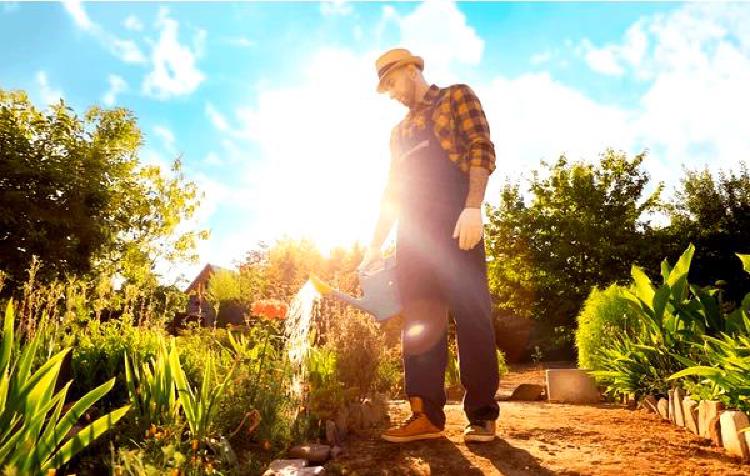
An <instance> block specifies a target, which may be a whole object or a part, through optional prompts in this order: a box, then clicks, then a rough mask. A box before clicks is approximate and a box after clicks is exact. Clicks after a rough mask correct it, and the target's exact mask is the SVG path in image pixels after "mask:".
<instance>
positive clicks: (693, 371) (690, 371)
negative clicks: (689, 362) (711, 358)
mask: <svg viewBox="0 0 750 476" xmlns="http://www.w3.org/2000/svg"><path fill="white" fill-rule="evenodd" d="M721 372H722V371H721V369H717V368H715V367H707V366H705V365H696V366H693V367H688V368H686V369H683V370H680V371H679V372H677V373H674V374H672V375H670V376H669V377H668V378H667V380H676V379H678V378H682V377H687V376H689V375H696V376H703V377H713V376H720V375H721Z"/></svg>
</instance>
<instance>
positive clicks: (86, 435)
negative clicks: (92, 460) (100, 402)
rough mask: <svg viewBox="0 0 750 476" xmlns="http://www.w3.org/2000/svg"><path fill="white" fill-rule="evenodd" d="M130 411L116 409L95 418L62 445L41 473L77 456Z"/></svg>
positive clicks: (126, 406) (124, 408)
mask: <svg viewBox="0 0 750 476" xmlns="http://www.w3.org/2000/svg"><path fill="white" fill-rule="evenodd" d="M128 410H130V405H125V406H124V407H121V408H118V409H117V410H114V411H112V412H110V413H108V414H106V415H104V416H102V417H100V418H97V419H96V420H95V421H94V422H93V423H91V424H90V425H88V426H86V427H84V428H83V429H81V431H79V432H78V433H76V434H75V435H74V436H73V437H72V438H70V439H69V440H68V441H66V442H65V444H63V445H62V446H61V447H60V449H59V450H57V451H56V452H55V454H54V456H53V457H52V458H51V459H49V460H47V461H46V462H45V464H44V465H43V466H42V470H43V471H48V470H50V469H56V468H59V467H60V466H62V465H63V464H65V463H67V462H68V461H69V460H70V458H72V457H73V456H75V455H76V454H78V452H79V451H81V450H82V449H83V448H85V447H87V446H88V445H90V444H91V442H92V441H94V440H95V439H96V438H98V437H99V436H100V435H102V434H103V433H104V432H106V431H107V430H109V429H111V428H112V427H114V425H115V423H117V421H118V420H119V419H120V418H122V417H123V415H125V414H126V413H127V412H128Z"/></svg>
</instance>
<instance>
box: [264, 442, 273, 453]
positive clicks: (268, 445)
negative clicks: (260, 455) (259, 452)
mask: <svg viewBox="0 0 750 476" xmlns="http://www.w3.org/2000/svg"><path fill="white" fill-rule="evenodd" d="M263 449H264V450H266V451H268V450H270V449H271V442H270V441H268V440H263Z"/></svg>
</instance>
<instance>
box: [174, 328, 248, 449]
mask: <svg viewBox="0 0 750 476" xmlns="http://www.w3.org/2000/svg"><path fill="white" fill-rule="evenodd" d="M171 345H172V349H171V351H170V353H169V365H170V366H171V369H172V375H173V376H174V381H175V384H176V388H177V394H178V396H179V400H180V404H181V405H182V409H183V410H184V412H185V419H186V420H187V422H188V425H190V432H191V433H192V435H193V437H194V438H195V439H197V440H199V441H202V440H204V439H205V437H206V436H207V435H208V433H209V431H210V429H211V427H212V425H213V423H214V417H215V415H216V408H217V402H218V400H219V399H220V398H221V396H222V395H223V393H224V389H225V388H226V386H227V382H229V380H230V379H231V377H232V374H233V371H230V372H227V375H226V377H225V378H224V380H223V382H222V383H221V384H219V385H216V382H215V380H216V377H215V376H214V372H215V364H214V356H213V354H212V353H211V352H207V353H206V365H205V367H204V373H203V382H202V383H201V388H200V390H199V392H198V393H196V392H195V391H194V390H193V389H192V388H191V387H190V384H189V383H188V381H187V378H186V377H185V372H184V371H183V370H182V366H181V365H180V359H179V355H178V353H177V352H176V351H175V347H174V338H172V344H171Z"/></svg>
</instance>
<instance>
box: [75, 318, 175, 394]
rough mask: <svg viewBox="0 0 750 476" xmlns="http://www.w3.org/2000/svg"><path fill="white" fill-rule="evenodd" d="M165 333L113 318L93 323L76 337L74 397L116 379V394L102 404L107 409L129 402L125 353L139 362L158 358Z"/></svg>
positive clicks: (114, 392)
mask: <svg viewBox="0 0 750 476" xmlns="http://www.w3.org/2000/svg"><path fill="white" fill-rule="evenodd" d="M162 336H163V331H162V330H160V329H152V328H144V327H137V326H133V325H132V324H130V323H128V322H124V321H121V320H118V319H113V320H110V321H106V322H99V321H91V322H90V323H89V324H88V326H87V327H86V328H85V330H84V331H82V332H81V331H79V332H77V333H76V334H75V335H74V336H73V339H74V341H73V345H74V347H73V358H72V370H73V386H72V388H71V390H72V394H73V395H80V394H82V393H83V392H85V391H86V389H88V388H92V387H94V386H97V385H101V383H103V382H105V381H107V380H110V379H112V378H114V379H115V386H114V391H113V392H112V393H111V394H110V395H109V396H108V398H106V399H105V400H104V401H103V402H102V404H103V405H104V406H105V407H107V408H112V407H115V406H119V405H122V404H124V403H126V398H127V395H128V394H127V391H126V379H125V366H124V365H123V362H124V361H125V354H126V353H127V354H128V356H129V358H130V359H132V360H134V361H136V362H146V361H149V360H150V359H151V358H153V357H154V356H156V353H157V351H158V349H159V342H160V340H161V339H162Z"/></svg>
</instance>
